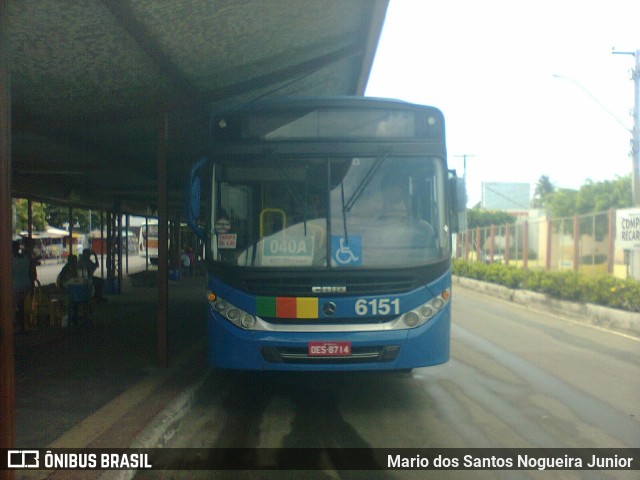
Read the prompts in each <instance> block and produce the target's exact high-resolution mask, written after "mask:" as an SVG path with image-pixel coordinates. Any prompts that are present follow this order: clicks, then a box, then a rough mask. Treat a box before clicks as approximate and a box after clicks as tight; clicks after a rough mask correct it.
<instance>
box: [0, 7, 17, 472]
mask: <svg viewBox="0 0 640 480" xmlns="http://www.w3.org/2000/svg"><path fill="white" fill-rule="evenodd" d="M8 31H9V6H8V2H7V0H0V448H14V447H15V443H16V410H15V408H16V404H15V369H14V363H13V287H12V281H11V258H12V254H11V241H12V240H13V236H12V233H13V232H12V230H13V226H12V223H13V222H12V218H13V214H12V203H11V95H10V92H11V89H10V87H9V85H10V81H9V39H8V35H7V33H6V32H8ZM0 478H1V479H3V480H11V479H13V478H15V472H14V471H10V470H0Z"/></svg>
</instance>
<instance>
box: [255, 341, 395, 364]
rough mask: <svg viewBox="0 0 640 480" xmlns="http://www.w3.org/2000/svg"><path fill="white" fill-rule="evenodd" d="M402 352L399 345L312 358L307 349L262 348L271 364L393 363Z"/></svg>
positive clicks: (359, 348) (363, 348) (354, 349)
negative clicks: (346, 354) (343, 354)
mask: <svg viewBox="0 0 640 480" xmlns="http://www.w3.org/2000/svg"><path fill="white" fill-rule="evenodd" d="M399 351H400V346H399V345H385V346H382V345H379V346H372V347H354V348H353V350H352V352H351V355H349V356H339V357H338V356H336V357H310V356H309V355H308V353H307V348H306V347H295V348H292V347H262V357H263V358H264V359H265V360H266V361H267V362H269V363H297V364H313V365H318V364H336V363H340V364H353V363H375V362H391V361H393V360H395V359H396V357H397V356H398V352H399Z"/></svg>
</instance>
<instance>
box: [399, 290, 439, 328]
mask: <svg viewBox="0 0 640 480" xmlns="http://www.w3.org/2000/svg"><path fill="white" fill-rule="evenodd" d="M450 296H451V293H450V291H449V290H448V289H447V290H444V291H443V292H442V293H441V294H440V295H438V296H437V297H435V298H432V299H431V300H429V301H428V302H426V303H424V304H423V305H420V306H419V307H417V308H415V309H413V310H411V311H409V312H407V313H405V314H404V315H403V316H402V321H403V322H404V324H405V325H406V326H407V327H409V328H415V327H419V326H421V325H424V324H425V323H427V322H428V321H429V320H431V319H432V318H433V317H434V316H435V315H436V314H437V313H438V312H439V311H440V310H442V309H443V308H444V307H445V306H446V305H447V303H449V298H450Z"/></svg>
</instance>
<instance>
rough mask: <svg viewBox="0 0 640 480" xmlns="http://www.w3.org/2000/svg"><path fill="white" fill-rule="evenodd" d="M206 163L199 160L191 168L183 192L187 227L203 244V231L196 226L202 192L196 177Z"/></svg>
mask: <svg viewBox="0 0 640 480" xmlns="http://www.w3.org/2000/svg"><path fill="white" fill-rule="evenodd" d="M206 163H207V159H206V158H201V159H200V160H198V161H197V162H196V163H194V165H193V166H192V167H191V171H190V172H189V178H188V179H187V189H186V192H185V205H184V206H185V217H186V221H187V225H189V227H191V230H193V231H194V233H195V234H196V236H197V237H198V238H199V239H200V240H202V241H203V242H204V241H205V240H206V233H205V231H204V230H203V229H202V228H201V227H200V225H198V217H199V216H200V194H201V191H202V188H201V185H202V181H201V180H200V176H199V175H198V170H200V168H202V166H203V165H205V164H206Z"/></svg>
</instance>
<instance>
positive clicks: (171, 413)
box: [98, 368, 213, 480]
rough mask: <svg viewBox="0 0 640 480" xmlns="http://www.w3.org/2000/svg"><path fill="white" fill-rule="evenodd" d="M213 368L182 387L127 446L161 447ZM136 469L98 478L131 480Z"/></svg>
mask: <svg viewBox="0 0 640 480" xmlns="http://www.w3.org/2000/svg"><path fill="white" fill-rule="evenodd" d="M212 372H213V368H207V370H205V372H204V374H202V375H201V376H200V377H199V378H198V380H196V381H195V382H194V383H192V384H191V385H189V386H188V387H187V388H186V389H184V390H183V391H182V392H181V393H180V394H179V395H178V396H177V397H175V398H174V400H173V401H172V402H171V403H169V404H168V405H167V406H166V407H165V408H164V409H163V410H162V411H161V412H160V413H158V415H156V417H155V418H154V419H153V420H152V421H151V423H149V424H148V425H147V426H146V427H145V428H144V429H143V430H142V431H141V432H140V433H139V434H138V435H136V437H135V438H134V439H133V441H132V442H131V445H129V448H133V449H144V448H162V447H164V445H165V444H166V443H167V442H168V441H169V440H170V439H171V437H173V435H174V433H175V432H176V431H177V429H178V427H179V425H180V421H181V420H182V419H183V418H184V416H185V415H186V414H187V413H189V411H190V410H191V407H192V406H193V404H194V402H195V400H196V396H197V393H198V391H199V390H200V388H202V386H203V385H204V383H205V382H206V381H207V379H208V378H209V376H210V375H211V373H212ZM136 473H137V470H106V471H104V472H103V473H102V474H101V475H100V476H99V477H98V479H99V480H131V479H132V478H133V477H135V475H136Z"/></svg>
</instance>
